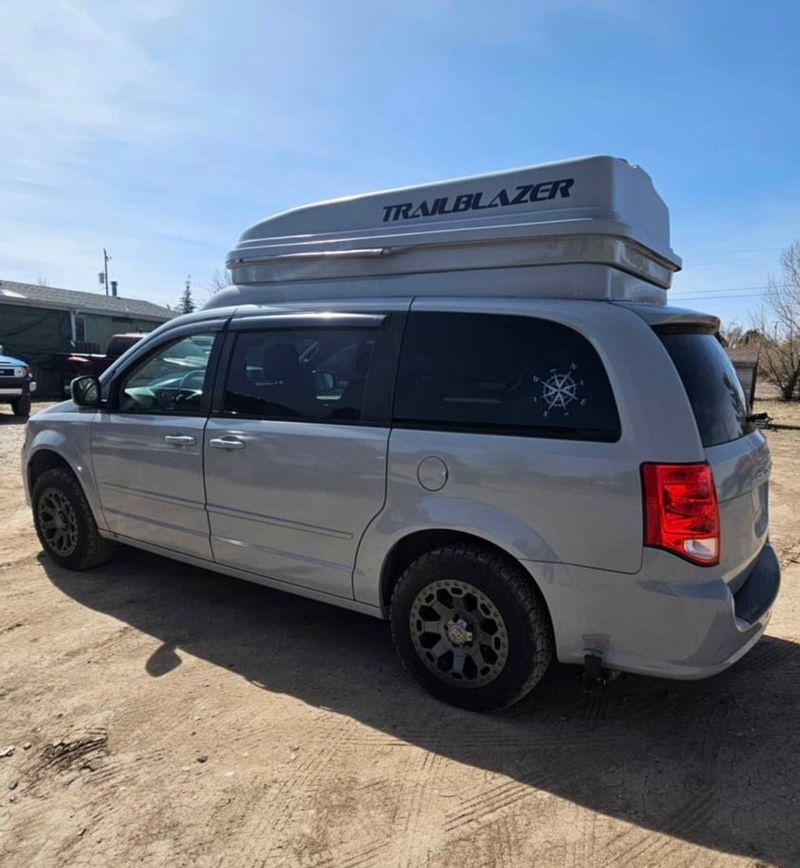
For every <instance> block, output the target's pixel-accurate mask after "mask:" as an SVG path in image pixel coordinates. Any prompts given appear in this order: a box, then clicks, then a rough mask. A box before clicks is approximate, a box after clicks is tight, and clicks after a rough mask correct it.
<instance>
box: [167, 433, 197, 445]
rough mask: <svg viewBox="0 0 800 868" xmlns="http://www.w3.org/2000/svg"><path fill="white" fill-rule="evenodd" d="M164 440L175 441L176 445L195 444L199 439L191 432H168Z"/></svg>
mask: <svg viewBox="0 0 800 868" xmlns="http://www.w3.org/2000/svg"><path fill="white" fill-rule="evenodd" d="M164 440H165V441H166V442H167V443H173V444H174V445H175V446H194V444H195V443H197V440H195V438H194V437H192V436H191V435H190V434H167V435H166V437H164Z"/></svg>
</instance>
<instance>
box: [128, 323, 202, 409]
mask: <svg viewBox="0 0 800 868" xmlns="http://www.w3.org/2000/svg"><path fill="white" fill-rule="evenodd" d="M213 343H214V335H213V334H201V335H191V336H187V337H184V338H179V339H178V340H176V341H173V342H172V343H169V344H165V345H163V346H161V347H159V348H158V349H157V350H156V351H155V352H154V353H153V354H152V355H150V356H148V357H147V358H146V359H145V361H144V362H142V363H140V364H139V365H138V366H137V367H136V368H134V370H133V371H131V372H130V373H128V374H126V375H125V377H124V378H123V381H122V384H121V385H120V390H119V406H118V407H117V410H118V411H119V412H120V413H169V414H178V415H189V416H191V415H195V414H197V413H198V412H199V410H200V405H201V403H202V399H203V391H204V388H205V379H206V368H207V367H208V359H209V356H210V355H211V347H212V345H213Z"/></svg>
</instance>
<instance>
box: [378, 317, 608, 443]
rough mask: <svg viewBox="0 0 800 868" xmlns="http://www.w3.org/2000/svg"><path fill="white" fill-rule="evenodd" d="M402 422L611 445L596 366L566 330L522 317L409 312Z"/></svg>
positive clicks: (398, 406) (602, 378) (398, 405)
mask: <svg viewBox="0 0 800 868" xmlns="http://www.w3.org/2000/svg"><path fill="white" fill-rule="evenodd" d="M395 418H396V420H397V421H398V422H399V423H401V424H407V425H420V426H423V427H425V426H433V427H437V426H438V427H445V428H457V429H460V428H464V429H476V428H477V429H485V430H497V431H499V432H505V433H510V434H514V433H528V434H533V435H539V436H551V437H573V438H585V439H593V440H615V439H617V437H618V436H619V417H618V416H617V409H616V405H615V403H614V397H613V394H612V392H611V386H610V384H609V382H608V377H607V376H606V372H605V369H604V368H603V364H602V362H601V361H600V358H599V356H598V355H597V353H596V351H595V350H594V348H593V347H592V346H591V344H589V342H588V341H587V340H586V339H585V338H583V337H582V336H581V335H579V334H578V333H577V332H575V331H574V330H573V329H571V328H568V327H567V326H563V325H560V324H558V323H554V322H549V321H547V320H542V319H534V318H531V317H522V316H497V315H494V314H461V313H459V314H452V313H412V314H411V316H410V317H409V322H408V328H407V331H406V336H405V339H404V341H403V352H402V358H401V363H400V374H399V380H398V391H397V397H396V401H395Z"/></svg>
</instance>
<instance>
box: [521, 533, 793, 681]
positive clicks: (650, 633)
mask: <svg viewBox="0 0 800 868" xmlns="http://www.w3.org/2000/svg"><path fill="white" fill-rule="evenodd" d="M526 566H527V567H528V568H529V569H530V571H531V574H532V575H533V576H534V578H535V579H536V580H537V582H538V583H539V586H540V588H541V590H542V593H543V594H544V597H545V600H546V601H547V604H548V607H549V609H550V613H551V618H552V621H553V629H554V632H555V638H556V651H557V655H558V659H559V660H561V661H562V662H564V663H582V662H583V659H584V656H585V655H586V654H591V653H594V654H597V655H599V656H601V657H602V659H603V665H604V666H606V667H608V668H610V669H618V670H620V671H624V672H635V673H640V674H643V675H655V676H661V677H664V678H679V679H697V678H706V677H708V676H710V675H715V674H716V673H718V672H721V671H723V670H724V669H727V668H728V667H729V666H731V665H732V664H733V663H735V662H736V661H737V660H739V659H740V658H741V657H743V656H744V655H745V654H746V653H747V652H748V651H749V650H750V648H752V647H753V645H755V644H756V642H757V641H758V640H759V638H760V637H761V635H762V633H763V632H764V630H765V628H766V626H767V624H768V623H769V619H770V616H771V614H772V607H773V605H774V603H775V600H776V598H777V595H778V591H779V588H780V566H779V564H778V559H777V557H776V555H775V552H774V550H773V549H772V547H771V546H770V545H769V543H767V544H766V545H765V546H764V548H763V549H762V550H761V552H760V554H759V555H758V557H757V558H756V560H755V562H754V563H753V566H752V568H751V572H750V574H749V576H748V578H747V581H746V582H745V583H744V584H743V585H742V586H741V587H740V588H739V590H738V591H737V592H736V594H733V593H732V592H731V590H730V588H729V587H728V585H727V584H726V582H725V581H724V580H723V579H722V578H709V579H707V580H705V581H700V582H698V580H697V579H698V571H697V567H691V565H689V564H686V563H685V562H683V561H681V560H680V559H679V558H675V557H674V556H673V555H670V554H668V553H667V552H661V551H658V550H656V549H649V550H645V554H644V558H643V564H642V570H641V571H640V572H639V573H637V574H636V575H625V574H621V573H608V572H602V571H599V570H589V569H585V568H581V567H563V566H556V565H549V566H548V565H546V564H533V563H527V564H526Z"/></svg>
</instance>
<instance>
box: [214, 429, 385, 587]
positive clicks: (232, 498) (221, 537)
mask: <svg viewBox="0 0 800 868" xmlns="http://www.w3.org/2000/svg"><path fill="white" fill-rule="evenodd" d="M226 439H229V440H233V441H235V442H240V443H243V444H244V448H238V449H231V448H226V447H220V446H212V445H211V441H214V440H226ZM388 439H389V431H388V429H386V428H371V427H361V426H355V425H353V426H350V425H325V424H314V423H304V422H281V421H268V420H250V419H248V420H229V419H211V420H209V422H208V425H207V427H206V431H205V474H206V491H207V497H208V517H209V523H210V525H211V544H212V547H213V551H214V557H215V559H216V560H217V561H218V562H219V563H222V564H227V565H229V566H234V567H238V568H239V569H244V570H250V571H252V572H254V573H259V574H261V575H264V576H269V577H271V578H274V579H279V580H280V581H284V582H288V583H290V584H294V585H301V586H303V587H306V588H313V589H315V590H318V591H323V592H325V593H328V594H335V595H337V596H341V597H347V598H352V596H353V593H352V580H351V578H352V571H353V564H354V562H355V554H356V549H357V547H358V543H359V540H360V539H361V535H362V533H363V531H364V529H365V528H366V526H367V524H368V523H369V522H370V520H371V519H372V518H373V517H374V516H375V515H376V514H377V513H378V512H379V511H380V509H381V507H382V506H383V499H384V494H385V487H386V484H385V480H386V451H387V444H388Z"/></svg>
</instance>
